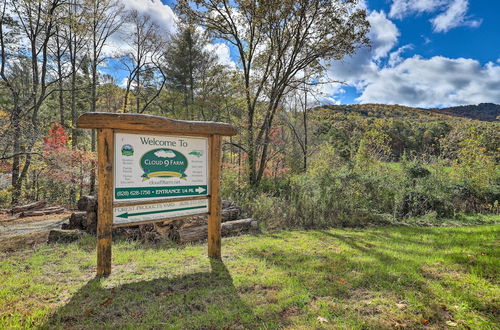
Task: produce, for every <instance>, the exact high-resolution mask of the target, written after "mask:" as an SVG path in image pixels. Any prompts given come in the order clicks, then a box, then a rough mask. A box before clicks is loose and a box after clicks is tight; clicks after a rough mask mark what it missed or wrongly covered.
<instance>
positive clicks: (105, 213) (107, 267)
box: [97, 128, 114, 276]
mask: <svg viewBox="0 0 500 330" xmlns="http://www.w3.org/2000/svg"><path fill="white" fill-rule="evenodd" d="M113 149H114V141H113V130H112V129H109V128H105V129H99V130H97V152H98V168H97V171H98V178H99V186H98V190H97V194H98V201H97V202H98V208H99V211H98V218H97V219H98V221H97V276H108V275H109V274H110V273H111V233H112V230H113V218H112V214H113V159H114V150H113Z"/></svg>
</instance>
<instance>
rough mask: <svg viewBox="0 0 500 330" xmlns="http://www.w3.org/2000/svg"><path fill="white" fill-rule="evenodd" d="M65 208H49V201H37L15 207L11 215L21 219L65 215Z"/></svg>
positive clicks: (11, 210)
mask: <svg viewBox="0 0 500 330" xmlns="http://www.w3.org/2000/svg"><path fill="white" fill-rule="evenodd" d="M63 212H64V207H61V206H50V207H47V201H45V200H42V201H37V202H33V203H30V204H26V205H21V206H15V207H13V208H12V209H10V213H11V214H13V215H14V214H16V215H18V217H19V218H25V217H38V216H42V215H49V214H58V213H63Z"/></svg>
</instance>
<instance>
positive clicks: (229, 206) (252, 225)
mask: <svg viewBox="0 0 500 330" xmlns="http://www.w3.org/2000/svg"><path fill="white" fill-rule="evenodd" d="M241 216H242V210H241V208H240V207H239V206H237V205H235V204H234V203H232V202H230V201H225V200H224V201H222V211H221V221H222V224H221V233H222V236H223V237H226V236H235V235H240V234H242V233H247V232H251V231H256V230H258V221H257V220H255V219H252V218H245V219H241ZM207 221H208V218H207V217H206V216H198V217H191V218H187V219H183V220H176V221H173V222H165V223H156V224H155V230H156V231H157V232H159V233H160V234H161V235H162V236H164V237H166V238H168V239H170V240H173V241H176V242H179V243H192V242H198V241H203V240H206V239H207V235H208V223H207Z"/></svg>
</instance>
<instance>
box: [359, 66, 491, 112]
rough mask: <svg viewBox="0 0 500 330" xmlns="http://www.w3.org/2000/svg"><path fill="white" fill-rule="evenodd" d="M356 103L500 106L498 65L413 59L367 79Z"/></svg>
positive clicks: (424, 105)
mask: <svg viewBox="0 0 500 330" xmlns="http://www.w3.org/2000/svg"><path fill="white" fill-rule="evenodd" d="M364 82H365V84H366V86H365V88H364V89H363V90H362V93H361V96H360V97H359V98H358V99H357V100H358V101H359V102H361V103H388V104H402V105H411V106H419V107H434V106H453V105H461V104H477V103H481V102H493V103H500V94H499V93H498V90H499V89H500V65H497V64H495V63H492V62H490V63H487V64H485V65H481V64H480V63H479V62H478V61H476V60H473V59H466V58H458V59H450V58H446V57H442V56H436V57H432V58H430V59H424V58H422V57H420V56H413V57H411V58H408V59H406V60H404V61H402V62H401V63H400V64H398V65H396V66H394V67H385V68H382V69H380V70H379V71H378V72H377V73H376V74H375V75H373V74H372V75H370V76H368V77H366V80H365V81H364Z"/></svg>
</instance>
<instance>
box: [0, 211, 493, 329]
mask: <svg viewBox="0 0 500 330" xmlns="http://www.w3.org/2000/svg"><path fill="white" fill-rule="evenodd" d="M492 220H494V219H492ZM496 221H498V217H496ZM499 234H500V231H499V227H498V226H474V227H447V228H444V227H442V228H415V227H394V226H389V227H379V228H370V229H331V230H325V231H280V232H273V233H269V234H262V235H259V236H257V237H254V236H242V237H234V238H230V239H225V240H224V241H223V258H222V262H219V261H212V260H209V259H208V258H206V246H205V245H204V244H201V245H192V246H165V245H148V244H146V245H144V244H140V243H138V242H127V241H121V240H118V241H117V242H115V244H114V245H113V272H112V274H111V276H110V277H109V278H106V279H102V280H98V279H94V278H93V276H94V271H95V261H96V260H95V248H94V246H95V239H94V238H92V237H89V236H87V237H84V238H83V239H81V240H80V241H78V242H76V243H72V244H54V245H42V246H39V247H37V248H35V249H34V250H29V251H19V252H14V253H9V254H5V255H3V256H2V259H1V261H0V278H1V282H0V311H1V312H0V327H1V328H16V327H19V328H34V327H42V328H47V329H53V328H95V327H98V328H155V327H158V328H258V327H261V328H262V327H263V328H278V327H292V328H311V327H325V328H348V329H352V328H379V329H380V328H394V327H411V328H421V327H427V328H434V329H443V328H445V327H454V326H456V327H459V328H473V329H478V328H484V329H487V328H490V329H493V328H495V327H497V326H498V322H499V321H500V319H499V317H500V315H499V313H498V311H499V310H500V309H499V307H500V306H499V302H498V296H499V295H500V286H499V284H500V283H499V282H498V278H499V274H498V270H499V268H500V267H499V266H500V264H499V260H500V255H499V251H500V249H499V246H498V237H499Z"/></svg>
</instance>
